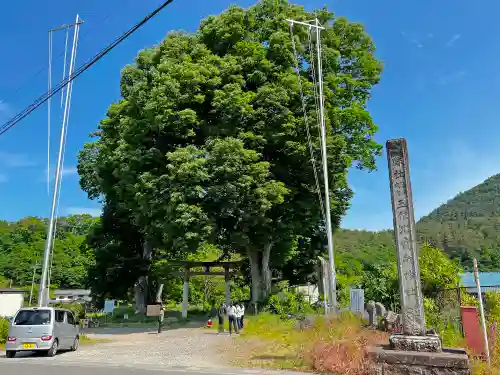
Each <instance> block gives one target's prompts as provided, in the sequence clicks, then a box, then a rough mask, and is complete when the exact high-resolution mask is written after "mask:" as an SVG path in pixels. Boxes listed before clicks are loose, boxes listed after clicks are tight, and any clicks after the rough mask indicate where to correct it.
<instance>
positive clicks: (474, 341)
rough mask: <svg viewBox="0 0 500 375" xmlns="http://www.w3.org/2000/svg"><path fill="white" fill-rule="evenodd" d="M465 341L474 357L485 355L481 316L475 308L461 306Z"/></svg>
mask: <svg viewBox="0 0 500 375" xmlns="http://www.w3.org/2000/svg"><path fill="white" fill-rule="evenodd" d="M460 310H461V313H462V324H463V327H464V335H465V341H466V343H467V347H468V348H469V350H470V351H471V354H472V355H473V356H478V357H479V356H483V355H484V342H483V337H482V334H481V332H482V331H481V327H480V326H479V314H478V312H477V308H476V307H474V306H460Z"/></svg>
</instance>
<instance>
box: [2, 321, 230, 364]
mask: <svg viewBox="0 0 500 375" xmlns="http://www.w3.org/2000/svg"><path fill="white" fill-rule="evenodd" d="M102 332H103V333H102V334H89V335H88V336H89V337H95V338H100V339H108V340H110V341H109V342H106V343H97V344H91V345H81V346H80V348H79V350H78V351H76V352H66V353H60V354H59V355H57V356H56V357H55V358H46V357H41V356H34V355H32V354H31V353H18V355H17V356H16V358H13V359H7V358H0V363H5V362H13V363H14V362H18V361H22V362H27V363H29V362H33V361H36V362H52V361H56V362H57V363H61V364H63V363H67V364H82V363H84V364H90V365H99V364H111V365H119V366H131V367H141V368H157V367H161V368H164V367H176V368H195V369H196V368H197V369H210V368H212V369H223V368H230V367H229V365H228V364H227V363H224V360H223V359H222V355H221V353H220V351H219V350H218V348H219V347H220V346H222V345H224V344H225V343H227V341H228V340H232V338H231V337H230V336H229V335H217V334H216V333H215V332H214V331H210V330H208V329H200V328H198V329H196V328H180V329H173V330H169V331H164V332H162V333H161V334H157V333H155V332H141V333H128V331H126V330H114V331H112V330H111V331H110V330H108V331H106V330H103V331H102Z"/></svg>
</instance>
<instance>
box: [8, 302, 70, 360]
mask: <svg viewBox="0 0 500 375" xmlns="http://www.w3.org/2000/svg"><path fill="white" fill-rule="evenodd" d="M79 339H80V330H79V328H78V324H77V321H76V319H75V317H74V315H73V313H72V312H71V311H70V310H66V309H59V308H53V307H31V308H23V309H20V310H19V311H18V312H17V313H16V315H14V318H13V319H12V323H11V325H10V327H9V334H8V337H7V342H6V343H5V351H6V353H7V358H14V357H15V356H16V353H17V352H20V351H43V352H45V353H46V354H47V356H48V357H53V356H55V355H56V354H57V352H58V351H59V350H72V351H75V350H77V349H78V345H79Z"/></svg>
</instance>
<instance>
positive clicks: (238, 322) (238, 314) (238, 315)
mask: <svg viewBox="0 0 500 375" xmlns="http://www.w3.org/2000/svg"><path fill="white" fill-rule="evenodd" d="M234 315H236V326H237V327H238V331H239V330H240V329H241V308H240V304H239V303H235V304H234Z"/></svg>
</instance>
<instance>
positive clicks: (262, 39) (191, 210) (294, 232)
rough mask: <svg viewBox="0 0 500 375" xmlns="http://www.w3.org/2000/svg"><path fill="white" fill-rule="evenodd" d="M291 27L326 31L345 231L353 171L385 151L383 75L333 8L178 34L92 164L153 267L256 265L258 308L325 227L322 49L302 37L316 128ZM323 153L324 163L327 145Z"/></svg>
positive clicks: (334, 174)
mask: <svg viewBox="0 0 500 375" xmlns="http://www.w3.org/2000/svg"><path fill="white" fill-rule="evenodd" d="M287 18H291V19H296V20H309V19H313V18H318V19H319V21H320V23H321V25H323V26H324V27H325V30H324V31H322V34H321V43H322V60H323V73H324V77H323V80H324V92H325V100H324V104H325V113H326V125H327V140H326V142H327V147H328V165H329V170H328V172H329V179H330V197H331V207H332V216H333V222H334V224H335V225H336V226H338V224H339V222H340V219H341V216H342V215H343V214H344V213H345V211H346V209H347V208H348V206H349V200H350V198H351V196H352V192H351V190H350V189H349V187H348V184H347V172H348V169H349V168H351V167H353V166H356V167H358V168H366V169H368V170H371V169H373V168H375V157H376V156H377V155H378V154H379V153H380V150H381V146H380V145H378V144H377V143H376V142H375V141H374V139H373V136H374V134H375V132H376V130H377V127H376V126H375V124H374V123H373V121H372V119H371V116H370V114H369V112H368V110H367V109H366V105H367V101H368V100H369V98H370V92H371V88H372V86H373V85H375V84H377V83H378V81H379V77H380V73H381V63H380V62H379V61H378V60H377V59H376V58H375V56H374V51H375V47H374V44H373V41H372V39H371V38H370V37H369V35H368V34H367V33H366V32H365V31H364V29H363V26H362V25H361V24H358V23H351V22H349V21H348V20H347V19H345V18H341V17H334V15H333V13H331V12H330V11H328V10H327V9H326V8H324V9H320V10H316V11H313V12H308V11H306V10H305V9H304V8H303V7H301V6H298V5H295V4H291V3H289V2H288V1H286V0H278V1H276V0H263V1H261V2H259V3H258V4H256V5H254V6H252V7H250V8H247V9H243V8H240V7H237V6H233V7H230V8H228V9H227V10H226V11H224V12H223V13H222V14H220V15H217V16H211V17H208V18H207V19H205V20H203V21H202V22H201V24H200V26H199V28H198V30H197V31H196V32H195V33H184V32H171V33H169V34H168V35H167V37H166V38H165V39H164V40H163V41H162V42H161V43H160V44H159V45H157V46H155V47H152V48H147V49H145V50H143V51H141V52H140V53H139V55H138V56H137V58H136V61H135V63H134V64H132V65H129V66H127V67H125V68H124V69H123V71H122V78H121V85H120V88H121V96H122V97H121V99H120V100H119V101H118V102H116V103H114V104H112V105H111V106H110V107H109V110H108V112H107V115H106V118H105V119H103V120H102V121H101V123H100V125H99V128H98V131H97V132H96V133H95V137H96V140H95V141H93V142H91V143H88V144H86V145H85V147H84V149H83V150H82V152H81V153H80V156H79V165H78V171H79V174H80V177H81V186H82V188H83V189H84V190H85V191H86V192H87V193H88V195H89V197H90V198H93V199H102V200H103V202H104V204H105V205H106V206H109V207H110V209H111V210H116V211H117V212H121V213H123V216H122V217H123V218H124V220H126V221H127V222H128V223H129V225H132V226H134V228H136V229H137V231H138V232H139V233H140V238H141V240H142V241H143V252H142V257H143V258H144V259H146V260H150V259H151V258H153V257H155V252H156V250H154V249H165V251H164V252H163V253H164V254H165V256H167V257H170V258H176V257H180V258H182V257H184V258H185V257H186V256H187V254H190V253H192V252H195V251H197V249H198V248H199V246H200V245H201V244H202V243H205V242H207V241H208V242H210V243H212V244H214V245H216V246H218V247H219V248H220V249H222V250H223V251H224V252H225V253H227V254H231V253H239V254H242V255H244V256H245V257H248V258H249V261H250V266H251V271H252V272H251V273H252V281H253V288H252V297H253V298H254V300H258V299H259V298H261V297H265V296H266V295H267V294H268V293H269V288H270V282H271V269H270V259H271V254H273V255H272V257H273V259H276V260H278V259H282V261H283V262H285V261H289V260H290V259H291V253H290V251H292V252H293V249H296V248H297V247H296V246H295V245H294V244H297V243H298V242H297V241H299V239H300V238H302V237H305V236H308V235H310V234H311V233H313V232H315V231H316V230H317V228H318V227H321V226H322V219H321V210H320V208H319V207H320V206H319V204H318V198H317V187H316V185H315V179H314V173H313V172H314V171H313V169H312V167H311V163H310V159H311V156H310V155H309V151H308V150H309V144H308V137H307V128H306V125H307V126H309V128H310V131H311V133H312V134H316V132H317V130H318V127H317V123H318V121H317V116H316V110H315V105H314V103H315V93H314V85H313V83H314V76H313V70H312V68H313V62H314V56H313V55H312V51H313V50H311V49H310V48H309V34H308V30H307V28H306V27H298V26H297V27H296V28H295V30H294V34H293V35H294V39H295V44H296V45H297V51H298V64H299V74H300V77H301V80H302V88H303V92H304V97H305V100H306V102H307V103H306V104H307V111H308V118H309V120H308V123H307V124H305V123H304V117H303V115H304V114H303V113H302V101H301V95H300V90H299V84H298V80H297V72H296V71H295V70H294V67H295V64H296V62H295V57H294V54H293V44H292V39H291V33H290V28H289V25H288V23H287V22H286V19H287ZM311 146H312V148H313V150H315V152H316V155H319V154H320V150H319V141H318V139H317V138H313V140H312V144H311ZM323 241H324V240H323ZM148 270H149V268H148V269H144V270H142V271H140V273H142V274H143V275H144V276H147V274H148V273H149V271H148ZM143 281H144V280H143ZM139 284H141V285H143V284H144V283H143V282H140V283H139Z"/></svg>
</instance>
